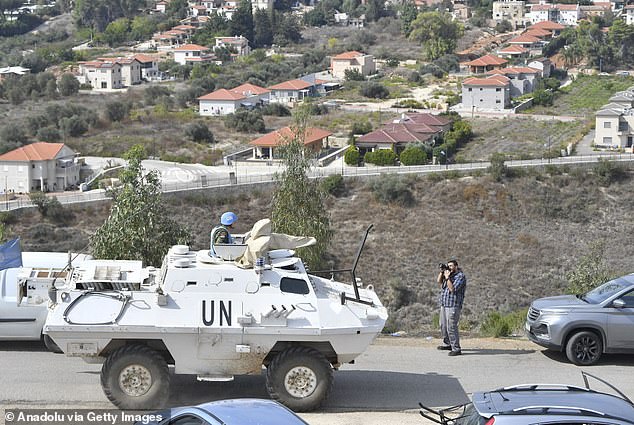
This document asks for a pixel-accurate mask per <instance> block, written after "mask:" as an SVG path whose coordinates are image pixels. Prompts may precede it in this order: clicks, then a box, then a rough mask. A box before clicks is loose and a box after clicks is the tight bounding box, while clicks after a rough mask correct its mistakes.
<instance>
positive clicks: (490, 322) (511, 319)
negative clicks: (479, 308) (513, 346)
mask: <svg viewBox="0 0 634 425" xmlns="http://www.w3.org/2000/svg"><path fill="white" fill-rule="evenodd" d="M526 313H527V311H526V310H517V311H514V312H512V313H508V314H505V315H503V314H500V313H499V312H497V311H492V312H489V314H488V315H487V316H486V317H485V318H484V320H483V321H482V324H481V325H480V333H481V334H482V335H484V336H490V337H495V338H500V337H504V336H511V335H513V334H517V333H520V332H521V330H522V328H523V326H524V321H525V320H526Z"/></svg>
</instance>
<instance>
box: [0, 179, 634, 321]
mask: <svg viewBox="0 0 634 425" xmlns="http://www.w3.org/2000/svg"><path fill="white" fill-rule="evenodd" d="M379 178H380V177H379ZM631 184H632V176H630V177H628V179H627V180H626V181H623V182H621V183H618V184H612V185H611V186H610V187H609V189H605V188H602V187H600V186H599V185H598V184H597V183H596V180H595V177H594V176H593V175H591V174H587V173H585V172H579V171H574V170H573V171H571V172H570V173H569V174H566V173H564V174H562V175H556V176H549V175H546V174H536V173H531V174H528V175H525V176H524V177H518V178H515V179H513V180H510V181H505V182H502V183H495V182H493V181H492V180H491V179H490V178H489V177H487V176H484V177H477V178H475V177H464V178H460V179H457V180H456V179H454V180H443V179H440V180H437V181H436V180H434V181H430V180H429V179H426V178H418V179H413V180H409V188H410V190H411V191H412V193H413V195H414V198H415V205H414V206H412V207H409V208H406V207H402V206H398V205H389V204H387V205H386V204H382V203H379V202H378V201H377V200H376V198H375V197H374V195H373V193H372V192H371V190H370V189H369V188H368V185H367V184H366V183H365V182H364V181H352V180H347V181H346V185H347V188H348V193H347V195H346V196H343V197H341V198H330V199H329V201H328V210H329V211H330V215H331V220H332V225H333V228H334V229H335V237H334V240H333V244H332V246H331V248H330V250H329V252H330V253H331V255H330V257H329V261H330V263H331V265H332V266H333V267H336V268H341V267H348V266H350V265H351V263H352V258H353V255H354V252H355V251H356V248H357V246H358V244H359V241H360V238H361V236H362V233H363V231H364V230H365V228H366V227H367V226H368V225H369V224H370V223H374V225H375V227H374V230H373V231H372V232H371V233H370V236H369V238H368V241H367V245H366V249H365V251H364V253H363V255H362V257H361V261H360V264H359V269H358V276H359V277H361V278H362V280H363V282H364V283H366V284H368V283H372V284H373V285H374V286H375V287H376V289H377V291H378V292H379V294H380V296H381V298H382V300H383V301H384V302H385V303H387V304H388V305H389V306H390V313H391V319H390V323H389V326H388V328H387V329H388V330H406V331H408V332H409V333H410V334H419V333H422V332H430V331H432V330H433V327H434V325H433V317H434V314H435V313H436V298H437V290H436V286H435V281H434V279H435V276H436V273H437V264H438V263H439V262H441V261H446V260H447V259H449V258H451V257H455V258H457V259H458V260H459V261H460V264H461V266H462V267H463V268H464V270H465V272H466V274H467V277H468V279H469V289H468V291H467V301H466V304H465V308H464V316H463V317H464V320H463V325H462V327H463V328H465V329H476V328H477V324H478V323H479V321H480V320H482V318H483V317H484V316H485V315H486V314H487V313H488V312H490V311H493V310H495V311H499V312H502V313H505V312H510V311H514V310H516V309H518V308H522V307H526V306H528V304H529V303H530V301H531V300H532V299H534V298H536V297H540V296H545V295H554V294H557V293H561V292H562V291H564V288H565V287H566V282H565V274H566V272H567V271H569V270H571V269H573V268H574V267H575V264H576V262H577V261H578V260H579V259H580V258H581V257H582V256H583V255H585V254H586V247H587V246H588V244H590V243H591V242H593V241H597V240H603V241H607V242H608V243H609V246H610V253H609V256H606V258H605V260H606V262H607V264H608V265H609V267H610V268H611V269H612V270H614V272H615V273H616V274H621V273H626V272H630V271H632V268H631V264H630V263H631V262H630V261H629V246H631V242H632V241H631V231H630V227H631V226H630V222H629V218H628V217H629V216H630V213H631V210H632V206H633V205H634V195H632V194H631V190H630V187H631ZM165 200H166V208H167V209H168V210H169V211H170V212H171V213H172V214H173V216H174V217H175V218H176V219H178V220H179V221H181V222H184V223H186V224H187V225H188V226H189V228H190V230H191V233H192V235H193V239H192V243H191V246H192V248H194V249H204V248H205V247H207V246H208V243H209V241H208V232H209V230H210V228H211V226H212V224H213V223H215V221H216V220H217V217H218V216H219V215H220V213H221V212H222V211H224V210H226V209H231V210H233V211H236V212H237V213H238V215H239V216H240V220H239V221H238V224H237V229H236V231H237V232H243V231H246V230H248V229H249V227H250V226H251V225H252V223H254V222H255V221H256V220H258V219H260V218H263V217H267V216H269V215H270V207H271V205H270V202H271V193H270V192H269V191H266V190H260V191H258V192H255V193H252V194H250V195H248V196H247V195H240V194H235V193H229V192H207V193H203V192H196V193H194V192H192V193H189V194H187V195H181V196H179V197H174V196H169V197H166V198H165ZM74 211H75V214H74V215H75V221H74V223H72V225H70V226H68V227H57V226H56V225H54V224H53V223H49V222H48V221H47V220H42V219H40V218H39V216H38V213H36V212H34V211H24V212H21V213H20V215H19V216H18V217H19V218H18V222H17V223H15V224H12V225H10V226H9V230H8V232H9V234H8V235H7V236H20V237H21V238H22V243H23V248H24V249H25V250H57V251H65V250H68V249H74V250H77V249H80V248H82V247H83V246H84V245H85V244H86V242H87V238H88V236H89V235H90V234H91V233H92V232H93V231H94V229H95V228H96V227H97V226H98V225H99V224H100V223H101V222H102V221H103V220H104V218H105V216H106V214H107V211H108V210H107V208H104V207H103V206H99V205H94V206H90V207H76V208H74Z"/></svg>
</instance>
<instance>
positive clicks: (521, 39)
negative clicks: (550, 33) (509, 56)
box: [508, 33, 542, 50]
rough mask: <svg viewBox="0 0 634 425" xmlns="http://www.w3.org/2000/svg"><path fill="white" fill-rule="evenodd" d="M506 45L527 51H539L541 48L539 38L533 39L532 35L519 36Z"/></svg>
mask: <svg viewBox="0 0 634 425" xmlns="http://www.w3.org/2000/svg"><path fill="white" fill-rule="evenodd" d="M508 43H509V44H510V45H511V46H521V47H524V48H525V49H529V50H534V49H541V47H542V39H541V38H538V37H534V36H532V35H527V34H526V33H524V34H520V35H518V36H517V37H514V38H512V39H510V40H509V41H508Z"/></svg>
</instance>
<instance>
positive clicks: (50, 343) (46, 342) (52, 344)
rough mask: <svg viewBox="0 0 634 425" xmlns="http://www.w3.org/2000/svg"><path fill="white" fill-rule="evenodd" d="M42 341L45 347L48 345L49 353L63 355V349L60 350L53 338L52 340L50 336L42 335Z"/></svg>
mask: <svg viewBox="0 0 634 425" xmlns="http://www.w3.org/2000/svg"><path fill="white" fill-rule="evenodd" d="M42 340H43V341H44V345H46V348H47V349H48V351H50V352H51V353H56V354H60V353H63V351H62V350H61V348H59V347H58V345H57V344H55V341H53V338H51V337H50V336H48V335H46V334H44V335H42Z"/></svg>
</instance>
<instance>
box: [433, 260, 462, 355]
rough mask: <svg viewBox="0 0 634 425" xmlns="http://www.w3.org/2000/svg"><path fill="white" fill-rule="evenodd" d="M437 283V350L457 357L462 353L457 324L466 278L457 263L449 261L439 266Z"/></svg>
mask: <svg viewBox="0 0 634 425" xmlns="http://www.w3.org/2000/svg"><path fill="white" fill-rule="evenodd" d="M437 281H438V284H439V285H440V335H441V338H442V341H443V345H440V346H438V349H439V350H448V351H449V350H451V351H449V355H450V356H459V355H460V354H462V351H461V349H460V336H459V335H458V322H459V321H460V312H461V311H462V303H463V301H464V294H465V290H466V289H467V277H466V276H465V274H464V273H463V272H462V269H461V268H459V267H458V262H457V261H456V260H450V261H448V262H447V264H440V273H438V279H437Z"/></svg>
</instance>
